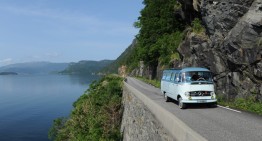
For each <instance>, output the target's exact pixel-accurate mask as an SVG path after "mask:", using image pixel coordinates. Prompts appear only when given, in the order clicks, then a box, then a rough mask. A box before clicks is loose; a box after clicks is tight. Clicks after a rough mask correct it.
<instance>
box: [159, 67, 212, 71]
mask: <svg viewBox="0 0 262 141" xmlns="http://www.w3.org/2000/svg"><path fill="white" fill-rule="evenodd" d="M172 71H180V72H188V71H209V70H208V69H206V68H200V67H187V68H183V69H176V68H171V69H166V70H164V72H172Z"/></svg>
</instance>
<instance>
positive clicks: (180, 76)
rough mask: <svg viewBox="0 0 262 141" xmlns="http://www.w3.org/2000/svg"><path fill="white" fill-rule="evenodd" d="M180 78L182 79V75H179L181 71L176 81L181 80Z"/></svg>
mask: <svg viewBox="0 0 262 141" xmlns="http://www.w3.org/2000/svg"><path fill="white" fill-rule="evenodd" d="M181 80H182V75H181V73H179V76H178V82H181Z"/></svg>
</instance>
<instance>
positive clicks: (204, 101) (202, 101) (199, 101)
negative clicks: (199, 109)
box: [197, 100, 207, 103]
mask: <svg viewBox="0 0 262 141" xmlns="http://www.w3.org/2000/svg"><path fill="white" fill-rule="evenodd" d="M197 102H198V103H206V102H207V101H206V100H198V101H197Z"/></svg>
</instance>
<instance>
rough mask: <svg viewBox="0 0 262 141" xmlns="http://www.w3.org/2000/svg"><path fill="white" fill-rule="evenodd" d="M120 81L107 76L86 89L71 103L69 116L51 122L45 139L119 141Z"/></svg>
mask: <svg viewBox="0 0 262 141" xmlns="http://www.w3.org/2000/svg"><path fill="white" fill-rule="evenodd" d="M122 81H123V79H122V78H120V77H118V76H114V75H110V76H106V77H104V78H102V79H101V80H100V81H98V82H93V83H92V84H91V85H90V88H89V89H88V90H87V91H86V92H85V94H84V95H82V96H81V97H80V98H79V99H78V100H77V101H76V102H75V103H74V104H73V106H74V109H73V111H72V112H71V115H70V117H69V118H68V119H67V118H58V119H56V120H54V124H53V127H52V128H51V129H50V131H49V138H50V139H52V140H55V141H61V140H73V141H85V140H86V141H98V140H99V141H113V140H121V133H120V125H121V118H122V104H121V99H122Z"/></svg>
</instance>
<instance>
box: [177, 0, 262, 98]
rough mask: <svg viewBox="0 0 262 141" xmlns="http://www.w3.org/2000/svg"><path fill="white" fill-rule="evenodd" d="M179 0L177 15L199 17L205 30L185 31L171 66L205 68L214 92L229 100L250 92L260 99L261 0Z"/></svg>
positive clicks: (248, 94)
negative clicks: (207, 69) (179, 8)
mask: <svg viewBox="0 0 262 141" xmlns="http://www.w3.org/2000/svg"><path fill="white" fill-rule="evenodd" d="M180 2H181V4H182V9H181V11H180V14H181V17H182V18H184V19H185V20H187V21H190V20H192V19H193V18H194V17H198V18H200V19H202V22H203V25H204V26H205V29H206V31H205V33H202V34H199V33H194V32H192V31H191V30H188V31H187V34H186V37H185V39H184V41H183V42H182V43H181V45H180V47H179V48H178V51H179V53H180V57H181V60H180V62H179V63H174V64H177V65H174V67H187V66H200V67H206V68H209V69H210V70H211V71H212V72H213V73H214V76H215V78H214V80H215V82H216V89H217V93H218V94H220V95H224V96H225V97H227V98H229V99H232V98H236V97H247V96H250V95H251V94H252V95H255V96H256V98H257V99H258V100H262V0H184V1H182V0H180ZM192 11H193V12H192ZM184 15H187V16H184ZM192 17H193V18H192Z"/></svg>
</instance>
